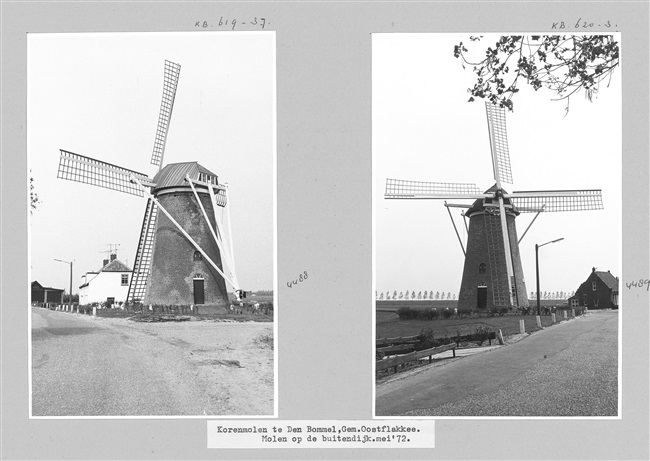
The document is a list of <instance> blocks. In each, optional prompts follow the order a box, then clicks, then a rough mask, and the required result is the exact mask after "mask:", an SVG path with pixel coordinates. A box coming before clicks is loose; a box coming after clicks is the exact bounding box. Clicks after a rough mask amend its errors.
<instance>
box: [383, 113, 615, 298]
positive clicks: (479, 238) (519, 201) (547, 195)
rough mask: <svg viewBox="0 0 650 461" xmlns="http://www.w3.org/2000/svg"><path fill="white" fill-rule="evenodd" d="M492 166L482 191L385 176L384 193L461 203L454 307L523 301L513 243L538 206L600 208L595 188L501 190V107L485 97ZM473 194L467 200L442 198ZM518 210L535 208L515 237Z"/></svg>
mask: <svg viewBox="0 0 650 461" xmlns="http://www.w3.org/2000/svg"><path fill="white" fill-rule="evenodd" d="M485 107H486V113H487V121H488V132H489V135H490V149H491V152H492V169H493V173H494V179H495V181H496V183H495V184H494V185H493V186H492V187H490V188H489V189H488V190H486V191H485V192H481V189H479V188H478V186H477V185H475V184H468V183H439V182H423V181H405V180H399V179H390V178H389V179H387V180H386V193H385V196H384V197H385V198H386V199H420V200H444V201H445V202H444V205H445V207H447V211H449V216H450V218H451V212H450V210H449V208H451V207H459V208H465V209H466V210H465V211H464V213H463V217H464V218H469V225H468V224H467V221H466V222H465V225H466V229H467V249H465V247H464V246H463V242H462V239H461V238H460V235H459V234H458V230H457V228H456V224H455V223H454V220H453V218H452V224H453V226H454V229H455V231H456V235H457V236H458V240H459V242H460V246H461V249H462V251H463V254H464V256H465V264H464V267H463V278H462V282H461V287H460V293H459V296H458V307H464V308H477V307H478V308H488V309H489V308H492V307H513V306H519V307H528V305H529V304H528V297H527V291H526V283H525V280H524V273H523V269H522V266H521V257H520V254H519V243H520V242H521V240H522V239H523V237H524V236H525V235H526V232H528V229H530V226H531V225H532V224H533V223H534V222H535V219H537V217H538V216H539V214H540V213H542V212H560V211H582V210H599V209H602V208H603V204H602V194H601V190H600V189H594V190H545V191H514V192H511V193H509V192H507V191H506V190H505V189H503V186H502V184H503V183H508V184H512V182H513V181H512V171H511V168H510V154H509V152H508V139H507V131H506V120H505V110H504V109H503V108H500V107H497V106H495V105H493V104H492V103H490V102H486V105H485ZM461 199H463V200H474V202H473V203H472V204H471V205H468V204H451V203H447V200H461ZM520 213H536V215H535V216H534V218H533V219H532V221H531V222H530V224H529V226H528V227H527V228H526V230H525V231H524V233H523V235H522V237H521V238H519V239H518V238H517V230H516V227H515V218H516V217H517V216H519V214H520Z"/></svg>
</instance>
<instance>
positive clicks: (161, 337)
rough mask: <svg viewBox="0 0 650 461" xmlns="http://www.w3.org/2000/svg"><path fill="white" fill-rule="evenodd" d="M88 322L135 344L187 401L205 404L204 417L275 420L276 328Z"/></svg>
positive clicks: (245, 324)
mask: <svg viewBox="0 0 650 461" xmlns="http://www.w3.org/2000/svg"><path fill="white" fill-rule="evenodd" d="M87 318H90V319H92V321H95V322H97V323H98V324H101V325H102V326H108V325H110V327H111V328H115V329H117V330H120V331H121V332H124V333H127V334H128V335H129V336H130V337H132V338H137V339H136V340H137V341H139V342H140V344H139V345H136V347H138V348H140V347H141V348H142V349H147V350H150V351H151V353H152V355H153V357H154V359H155V360H156V361H157V362H158V364H159V366H160V367H161V369H165V370H166V374H167V377H168V378H169V380H170V381H171V382H173V383H176V384H177V385H178V386H181V387H183V388H184V389H185V393H186V395H185V398H189V399H194V400H195V401H203V402H205V405H204V406H205V408H204V412H203V413H204V414H206V415H272V414H273V386H274V381H273V324H272V323H266V322H265V323H256V322H243V323H239V322H218V321H186V322H162V323H141V322H133V321H129V320H126V319H116V318H112V319H111V318H98V317H95V318H93V317H87ZM188 376H191V377H192V385H191V386H188V385H187V384H186V381H187V377H188Z"/></svg>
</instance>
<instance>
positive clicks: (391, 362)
mask: <svg viewBox="0 0 650 461" xmlns="http://www.w3.org/2000/svg"><path fill="white" fill-rule="evenodd" d="M448 350H453V351H454V353H453V356H454V357H456V344H455V343H451V344H445V345H444V346H438V347H433V348H431V349H425V350H423V351H417V352H411V353H410V354H405V355H396V356H395V357H390V358H388V359H384V360H378V361H377V362H376V363H375V370H376V371H381V370H386V369H388V368H393V367H394V368H395V373H397V367H398V366H399V365H403V364H405V363H408V362H413V361H415V360H420V359H421V358H424V357H426V356H429V363H431V361H432V356H434V355H436V354H440V353H441V352H445V351H448Z"/></svg>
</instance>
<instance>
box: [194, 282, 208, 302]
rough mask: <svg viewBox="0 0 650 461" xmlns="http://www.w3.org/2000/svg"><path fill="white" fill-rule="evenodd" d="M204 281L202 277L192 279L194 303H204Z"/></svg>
mask: <svg viewBox="0 0 650 461" xmlns="http://www.w3.org/2000/svg"><path fill="white" fill-rule="evenodd" d="M204 282H205V281H204V280H203V279H202V278H200V279H199V278H196V279H194V304H204V303H205V291H204Z"/></svg>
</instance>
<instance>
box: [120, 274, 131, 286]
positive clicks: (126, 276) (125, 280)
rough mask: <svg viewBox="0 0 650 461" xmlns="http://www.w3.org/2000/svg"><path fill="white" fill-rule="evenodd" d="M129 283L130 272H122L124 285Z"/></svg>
mask: <svg viewBox="0 0 650 461" xmlns="http://www.w3.org/2000/svg"><path fill="white" fill-rule="evenodd" d="M128 284H129V274H122V285H128Z"/></svg>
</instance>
